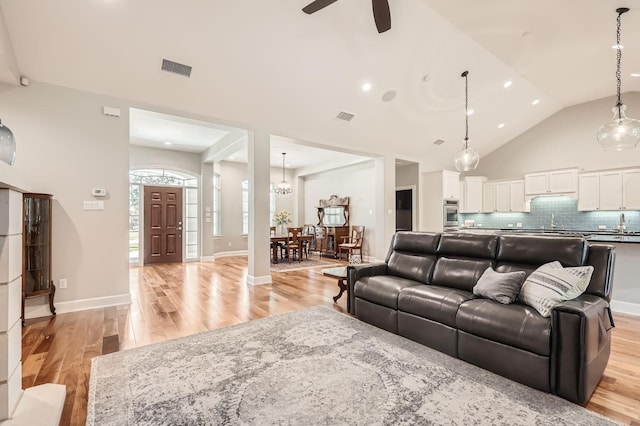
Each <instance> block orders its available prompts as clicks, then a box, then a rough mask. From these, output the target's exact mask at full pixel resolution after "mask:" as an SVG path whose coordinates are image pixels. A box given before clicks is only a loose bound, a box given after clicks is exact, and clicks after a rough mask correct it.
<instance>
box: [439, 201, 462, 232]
mask: <svg viewBox="0 0 640 426" xmlns="http://www.w3.org/2000/svg"><path fill="white" fill-rule="evenodd" d="M443 209H444V214H443V215H442V219H443V226H444V227H445V228H451V227H455V226H458V210H459V205H458V200H444V204H443Z"/></svg>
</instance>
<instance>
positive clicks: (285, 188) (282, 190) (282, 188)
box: [276, 152, 293, 195]
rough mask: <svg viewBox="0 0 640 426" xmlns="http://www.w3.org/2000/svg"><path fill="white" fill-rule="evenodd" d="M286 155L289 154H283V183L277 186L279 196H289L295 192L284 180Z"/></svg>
mask: <svg viewBox="0 0 640 426" xmlns="http://www.w3.org/2000/svg"><path fill="white" fill-rule="evenodd" d="M285 155H287V153H286V152H283V153H282V182H280V183H279V184H278V185H277V186H276V194H278V195H289V194H291V193H292V192H293V190H292V189H291V185H290V184H289V182H287V181H286V179H285V178H284V157H285Z"/></svg>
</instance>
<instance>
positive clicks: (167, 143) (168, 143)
mask: <svg viewBox="0 0 640 426" xmlns="http://www.w3.org/2000/svg"><path fill="white" fill-rule="evenodd" d="M164 144H165V145H173V144H172V143H171V142H169V141H167V142H165V143H164Z"/></svg>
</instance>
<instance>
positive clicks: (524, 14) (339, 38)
mask: <svg viewBox="0 0 640 426" xmlns="http://www.w3.org/2000/svg"><path fill="white" fill-rule="evenodd" d="M309 1H310V0H278V1H264V0H234V1H233V2H231V1H224V0H210V1H206V2H204V1H201V2H187V3H185V2H162V3H160V4H159V3H158V2H157V1H154V0H136V1H125V0H65V1H61V0H58V1H42V0H20V1H15V0H13V1H12V0H0V7H1V8H2V12H3V13H4V17H5V22H6V26H7V28H8V33H9V36H10V40H11V44H12V46H13V51H14V52H15V57H16V62H17V64H18V67H19V69H20V73H21V74H23V75H26V76H28V77H30V78H31V79H32V80H35V81H42V82H47V83H51V84H56V85H61V86H66V87H72V88H76V89H80V90H87V91H91V92H96V93H103V94H107V95H110V96H116V97H121V98H125V99H130V100H132V101H134V102H140V103H144V104H147V105H157V106H158V107H159V108H166V109H172V110H177V111H184V113H185V115H186V116H189V115H191V116H195V115H198V116H205V117H211V119H212V121H216V122H219V123H222V124H232V125H233V126H236V127H244V128H261V129H267V130H268V131H270V132H271V133H273V134H278V135H284V136H286V137H288V138H291V139H295V140H304V141H311V142H313V143H315V144H323V145H329V146H334V147H338V148H341V149H348V150H352V151H355V152H366V153H372V154H394V155H396V156H397V157H398V158H401V159H405V160H412V161H420V162H423V163H424V164H425V165H426V166H427V167H433V168H442V167H449V168H450V167H452V166H453V162H452V156H453V154H454V153H455V152H456V151H457V150H458V149H459V147H460V145H459V143H460V141H461V139H462V138H463V136H464V80H463V79H462V78H461V77H460V73H461V72H462V71H464V70H469V71H470V75H469V96H470V106H471V108H473V109H474V110H475V111H476V112H475V114H474V115H473V116H471V117H470V137H471V143H472V145H474V146H476V147H477V148H478V149H479V150H480V152H481V154H482V155H486V154H487V153H489V152H491V151H492V150H494V149H496V148H497V147H499V146H500V145H502V144H504V143H505V142H508V141H509V140H511V139H512V138H514V137H515V136H517V135H518V134H520V133H522V132H523V131H525V130H527V129H529V128H530V127H532V126H534V125H535V124H537V123H539V122H540V121H542V120H544V119H545V118H546V117H548V116H550V115H552V114H554V113H555V112H557V111H558V110H560V109H562V108H564V107H567V106H570V105H573V104H576V103H580V102H585V101H588V100H592V99H596V98H600V97H604V96H610V95H613V94H614V90H615V79H614V70H615V50H613V49H611V45H613V44H614V42H615V12H614V10H615V8H616V7H618V6H628V7H631V8H632V10H631V12H629V13H627V14H625V15H624V16H623V32H622V35H623V37H622V42H623V44H624V45H625V49H624V54H623V91H631V90H634V91H640V78H632V77H629V74H630V73H632V72H637V73H640V2H639V1H637V0H627V2H626V4H616V3H614V2H610V1H608V0H563V1H561V2H558V1H554V0H538V1H535V2H534V1H526V0H509V1H506V0H482V1H478V0H402V1H395V0H390V6H391V16H392V28H391V30H390V31H388V32H386V33H383V34H378V33H377V32H376V30H375V25H374V22H373V18H372V14H371V2H370V1H369V0H349V1H347V0H341V1H338V2H336V3H334V4H332V5H331V6H329V7H327V8H326V9H323V10H321V11H319V12H317V13H315V14H313V15H306V14H304V13H303V12H301V10H300V9H301V8H302V7H303V6H305V5H306V4H307V3H308V2H309ZM162 58H167V59H171V60H174V61H177V62H181V63H185V64H188V65H191V66H193V72H192V75H191V78H189V79H187V78H184V77H180V76H175V75H172V74H168V73H165V72H162V71H160V63H161V60H162ZM506 80H511V81H513V85H512V86H511V87H510V88H508V89H505V88H504V87H503V83H504V82H505V81H506ZM365 81H368V82H371V84H372V89H371V90H370V91H369V92H363V91H362V90H360V87H361V85H362V83H364V82H365ZM389 90H393V91H395V92H396V93H397V96H396V97H395V99H393V100H392V101H390V102H384V101H382V96H383V94H384V93H385V92H387V91H389ZM534 99H539V100H540V103H539V104H538V105H537V106H535V107H534V106H532V105H531V102H532V100H534ZM612 106H613V105H612ZM339 111H347V112H351V113H354V114H355V115H356V116H355V118H354V119H353V121H351V122H349V123H346V122H343V121H339V120H337V119H335V116H336V115H337V113H338V112H339ZM629 113H630V115H631V116H633V117H634V118H638V117H637V116H640V114H636V116H634V115H633V114H632V112H631V111H629ZM639 113H640V112H639ZM607 119H609V111H604V112H603V121H604V120H607ZM500 123H505V126H504V128H502V129H498V127H497V126H498V124H500ZM437 138H441V139H444V140H446V141H447V142H446V143H445V144H443V145H441V146H434V145H433V144H432V142H433V141H434V140H435V139H437ZM194 149H196V148H194ZM272 157H273V155H272Z"/></svg>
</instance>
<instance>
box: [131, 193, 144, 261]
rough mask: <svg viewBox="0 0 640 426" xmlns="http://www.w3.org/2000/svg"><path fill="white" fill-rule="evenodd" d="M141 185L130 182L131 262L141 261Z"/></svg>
mask: <svg viewBox="0 0 640 426" xmlns="http://www.w3.org/2000/svg"><path fill="white" fill-rule="evenodd" d="M140 187H141V185H140V184H137V183H131V184H129V262H132V263H138V262H139V261H140V210H141V209H140V193H141V188H140Z"/></svg>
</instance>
